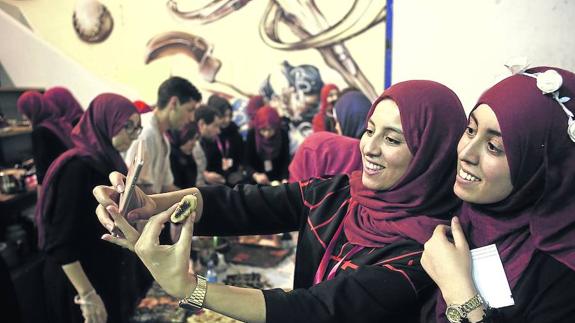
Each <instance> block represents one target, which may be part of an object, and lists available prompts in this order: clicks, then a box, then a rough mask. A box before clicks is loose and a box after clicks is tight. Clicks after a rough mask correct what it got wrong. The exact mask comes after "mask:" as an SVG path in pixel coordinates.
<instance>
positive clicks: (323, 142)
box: [289, 131, 362, 182]
mask: <svg viewBox="0 0 575 323" xmlns="http://www.w3.org/2000/svg"><path fill="white" fill-rule="evenodd" d="M361 166H362V164H361V152H360V151H359V140H358V139H355V138H349V137H346V136H340V135H336V134H335V133H332V132H327V131H321V132H316V133H313V134H311V135H310V136H309V137H307V138H305V140H304V142H303V143H302V144H301V145H300V146H299V147H298V149H297V151H296V153H295V156H294V157H293V160H292V162H291V163H290V165H289V176H290V182H297V181H301V180H307V179H309V178H313V177H323V176H329V175H338V174H348V175H349V174H351V173H352V172H353V171H356V170H361Z"/></svg>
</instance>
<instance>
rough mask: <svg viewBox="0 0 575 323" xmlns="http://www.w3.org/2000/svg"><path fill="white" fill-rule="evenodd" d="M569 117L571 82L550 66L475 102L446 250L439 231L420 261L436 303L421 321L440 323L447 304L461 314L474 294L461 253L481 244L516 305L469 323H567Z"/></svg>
mask: <svg viewBox="0 0 575 323" xmlns="http://www.w3.org/2000/svg"><path fill="white" fill-rule="evenodd" d="M537 73H539V74H537ZM544 93H548V94H544ZM566 98H570V100H568V101H567V99H566ZM559 101H561V103H559ZM574 113H575V74H573V73H571V72H568V71H565V70H561V69H558V68H553V67H537V68H533V69H530V70H527V72H526V73H520V74H516V75H513V76H511V77H508V78H506V79H505V80H503V81H501V82H499V83H497V84H496V85H495V86H493V87H491V88H490V89H488V90H487V91H486V92H485V93H483V95H482V96H481V97H480V98H479V101H478V103H477V105H476V106H475V109H474V110H473V111H472V113H471V115H470V117H469V124H468V126H467V130H466V132H465V134H464V135H463V137H462V138H461V140H460V142H459V146H458V160H457V162H458V166H457V169H458V175H457V179H456V181H455V185H454V191H455V194H457V196H458V197H460V198H461V199H462V200H463V201H464V203H463V206H462V209H461V211H460V212H459V219H457V218H454V219H453V221H452V224H451V231H452V233H453V238H454V240H455V241H454V243H452V242H450V241H449V240H448V239H447V237H446V232H447V231H449V228H448V227H445V226H441V227H439V228H438V229H437V230H436V231H435V233H434V235H433V237H432V238H431V240H430V241H429V242H427V243H426V246H425V252H424V255H423V258H422V263H423V265H424V268H425V269H426V270H427V272H428V273H429V274H430V276H431V277H432V278H433V279H434V280H435V281H436V282H437V285H438V286H439V288H440V289H441V294H442V295H443V297H441V296H439V295H438V297H437V305H435V304H434V305H433V306H430V309H431V310H432V311H431V312H427V313H426V314H427V316H426V317H425V318H424V321H425V322H430V321H433V320H434V319H435V318H437V321H438V322H447V321H448V320H447V318H446V315H445V314H444V313H445V311H446V306H447V304H449V305H451V304H455V305H462V304H464V303H466V302H467V301H468V300H470V299H472V298H473V297H474V296H475V295H476V294H477V293H478V291H477V289H476V286H475V285H474V282H473V280H472V277H471V271H470V267H471V265H470V253H469V247H471V248H476V247H483V246H486V245H490V244H496V246H497V249H498V251H499V255H500V257H501V260H502V262H503V267H504V269H505V273H506V275H507V280H508V281H509V285H510V286H511V291H512V296H513V299H514V302H515V305H512V306H508V307H504V308H501V309H498V310H487V311H485V307H484V306H479V307H478V308H477V309H475V310H473V311H471V313H469V315H468V320H469V321H470V322H478V321H480V320H481V319H482V317H483V315H484V314H487V315H486V317H485V318H483V321H482V322H533V323H535V322H537V323H546V322H571V321H572V320H573V318H574V317H575V302H574V301H573V300H575V199H574V198H573V196H575V182H574V178H575V166H574V165H575V164H574V162H573V161H574V160H575V125H574V124H575V120H574V118H573V114H574ZM438 294H439V293H438ZM452 315H453V314H452ZM457 316H458V315H455V316H453V318H452V321H458V317H457ZM461 321H463V319H462V320H461Z"/></svg>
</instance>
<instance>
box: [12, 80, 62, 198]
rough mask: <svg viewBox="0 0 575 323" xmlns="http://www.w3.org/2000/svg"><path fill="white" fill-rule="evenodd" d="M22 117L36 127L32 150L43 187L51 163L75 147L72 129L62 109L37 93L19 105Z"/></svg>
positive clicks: (26, 96) (27, 94)
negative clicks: (64, 117) (71, 136)
mask: <svg viewBox="0 0 575 323" xmlns="http://www.w3.org/2000/svg"><path fill="white" fill-rule="evenodd" d="M16 105H17V107H18V111H19V112H20V114H22V115H24V116H26V118H28V120H30V123H31V124H32V148H33V149H34V150H33V156H34V164H35V165H36V177H37V179H38V185H40V187H41V185H42V182H43V181H44V176H45V174H46V171H47V170H48V167H50V164H51V163H52V162H53V161H54V160H55V159H56V158H58V156H60V155H61V154H62V153H64V152H65V151H66V150H68V149H69V148H71V147H72V140H71V139H70V133H71V132H72V127H71V126H70V125H69V124H68V122H67V121H66V120H64V119H63V118H62V117H61V115H60V112H59V111H58V108H57V107H56V106H55V105H54V104H52V103H51V102H50V101H47V100H45V99H44V98H43V97H42V94H40V93H39V92H36V91H26V92H24V94H22V95H21V96H20V97H19V98H18V102H17V103H16Z"/></svg>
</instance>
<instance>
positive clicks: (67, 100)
mask: <svg viewBox="0 0 575 323" xmlns="http://www.w3.org/2000/svg"><path fill="white" fill-rule="evenodd" d="M44 97H45V98H46V99H48V100H50V101H52V103H54V104H55V105H56V106H57V107H58V109H59V110H60V113H61V115H62V117H64V119H65V120H66V121H67V122H68V123H70V124H71V125H72V127H73V126H75V125H76V124H77V123H78V121H80V118H81V117H82V115H83V114H84V110H83V109H82V106H81V105H80V103H79V102H78V100H76V98H74V95H73V94H72V92H70V90H68V89H67V88H64V87H61V86H56V87H53V88H51V89H49V90H48V91H46V93H44Z"/></svg>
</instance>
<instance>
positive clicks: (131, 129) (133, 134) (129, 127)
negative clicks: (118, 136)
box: [124, 121, 143, 138]
mask: <svg viewBox="0 0 575 323" xmlns="http://www.w3.org/2000/svg"><path fill="white" fill-rule="evenodd" d="M124 129H126V133H127V134H128V136H129V137H130V138H138V136H139V135H140V133H142V129H143V128H142V126H141V125H134V123H133V122H131V121H129V122H128V123H126V124H125V125H124Z"/></svg>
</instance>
